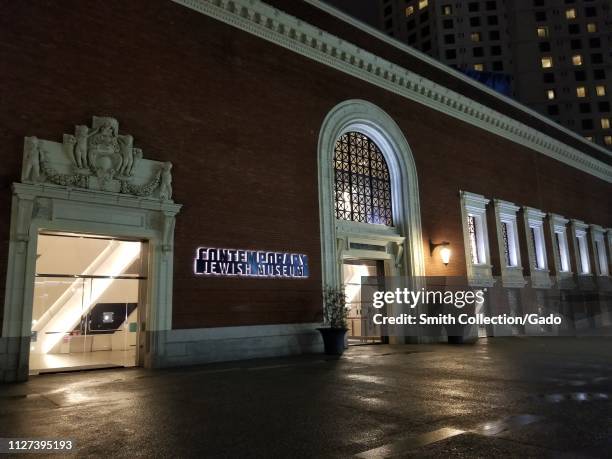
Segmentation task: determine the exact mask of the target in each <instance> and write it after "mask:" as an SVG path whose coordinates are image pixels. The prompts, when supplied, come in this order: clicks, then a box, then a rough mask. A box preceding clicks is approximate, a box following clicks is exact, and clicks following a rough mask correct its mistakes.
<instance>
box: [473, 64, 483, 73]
mask: <svg viewBox="0 0 612 459" xmlns="http://www.w3.org/2000/svg"><path fill="white" fill-rule="evenodd" d="M474 70H476V71H478V72H482V71H483V70H484V64H474Z"/></svg>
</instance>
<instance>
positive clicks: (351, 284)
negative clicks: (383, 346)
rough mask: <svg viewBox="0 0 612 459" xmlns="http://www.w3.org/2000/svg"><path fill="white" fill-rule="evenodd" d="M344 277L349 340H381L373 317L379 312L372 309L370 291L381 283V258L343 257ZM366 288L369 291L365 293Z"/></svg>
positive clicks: (382, 271)
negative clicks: (349, 258) (345, 258)
mask: <svg viewBox="0 0 612 459" xmlns="http://www.w3.org/2000/svg"><path fill="white" fill-rule="evenodd" d="M343 279H344V288H345V292H346V297H347V307H348V309H349V313H348V318H347V322H348V329H349V330H348V333H347V336H348V343H349V344H364V343H380V342H382V341H383V339H382V331H381V327H380V325H376V324H374V322H373V319H372V318H373V316H374V314H376V313H380V312H381V311H380V310H378V309H375V308H374V306H373V304H372V300H373V299H372V297H371V292H373V291H374V290H378V289H380V288H381V285H384V262H383V261H380V260H344V263H343ZM366 287H367V288H366ZM365 291H367V292H368V294H367V295H366V294H365ZM383 312H384V311H383Z"/></svg>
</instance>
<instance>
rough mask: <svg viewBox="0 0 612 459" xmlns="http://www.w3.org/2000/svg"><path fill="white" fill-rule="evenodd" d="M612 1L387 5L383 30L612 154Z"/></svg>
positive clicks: (427, 0) (431, 0)
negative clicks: (611, 11)
mask: <svg viewBox="0 0 612 459" xmlns="http://www.w3.org/2000/svg"><path fill="white" fill-rule="evenodd" d="M610 8H611V7H610V0H471V1H451V0H437V1H436V0H410V1H406V0H381V2H380V24H381V28H382V29H383V30H384V31H385V32H386V33H388V34H389V35H392V36H394V37H396V38H397V39H399V40H400V41H402V42H404V43H406V44H408V45H410V46H412V47H414V48H416V49H419V50H420V51H422V52H424V53H426V54H428V55H430V56H432V57H434V58H436V59H438V60H440V61H442V62H444V63H446V64H448V65H449V66H451V67H454V68H457V69H459V70H461V71H463V72H465V73H467V74H469V75H470V76H472V77H474V78H476V79H478V80H480V81H482V82H484V83H486V84H489V85H490V86H492V87H494V88H495V89H497V90H499V91H500V92H503V93H505V94H506V95H509V96H511V97H513V98H514V99H516V100H518V101H519V102H521V103H522V104H524V105H527V106H528V107H530V108H532V109H534V110H536V111H537V112H539V113H541V114H543V115H546V116H548V117H550V118H552V119H553V120H554V121H556V122H558V123H559V124H561V125H562V126H565V127H566V128H568V129H570V130H572V131H575V132H577V133H579V134H580V135H582V136H584V137H585V138H587V139H589V140H592V141H593V142H595V143H597V144H600V145H604V146H606V147H607V148H609V149H612V112H611V111H610V105H611V101H612V52H611V51H610V49H612V16H611V13H610Z"/></svg>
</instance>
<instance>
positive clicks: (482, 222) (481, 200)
mask: <svg viewBox="0 0 612 459" xmlns="http://www.w3.org/2000/svg"><path fill="white" fill-rule="evenodd" d="M459 196H460V205H461V220H462V228H463V246H464V249H465V262H466V268H467V278H468V284H469V285H470V286H472V287H492V286H493V284H494V283H495V281H494V279H493V266H492V265H491V254H490V251H489V236H488V230H487V204H488V203H489V202H490V200H489V199H487V198H485V197H484V196H482V195H480V194H476V193H470V192H468V191H460V192H459ZM468 217H474V222H475V237H476V245H477V247H476V251H477V253H478V263H474V262H473V261H472V251H471V242H470V233H469V229H468ZM481 260H483V261H481Z"/></svg>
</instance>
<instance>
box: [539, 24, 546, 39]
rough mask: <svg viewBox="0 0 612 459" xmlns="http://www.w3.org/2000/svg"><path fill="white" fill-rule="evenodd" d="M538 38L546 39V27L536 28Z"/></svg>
mask: <svg viewBox="0 0 612 459" xmlns="http://www.w3.org/2000/svg"><path fill="white" fill-rule="evenodd" d="M538 37H540V38H546V37H548V27H545V26H541V27H538Z"/></svg>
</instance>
